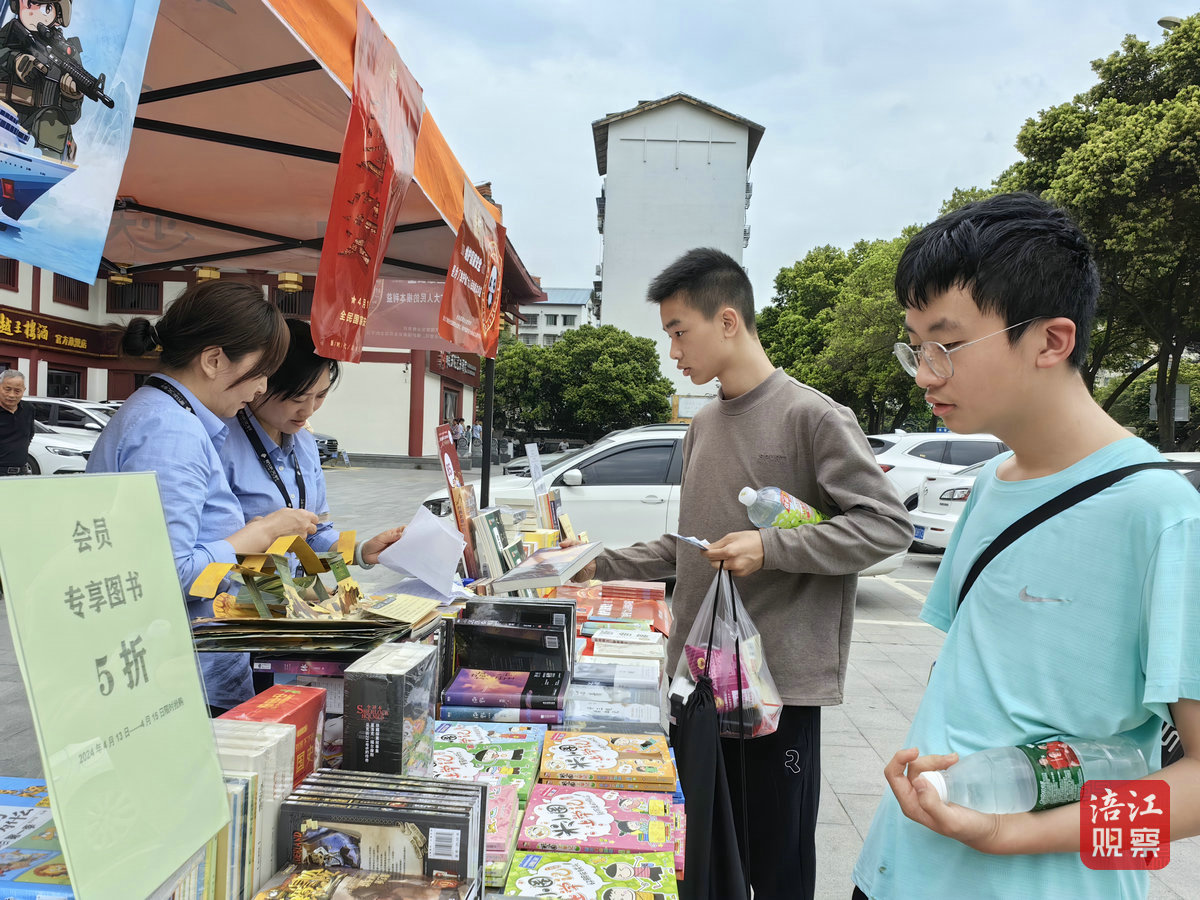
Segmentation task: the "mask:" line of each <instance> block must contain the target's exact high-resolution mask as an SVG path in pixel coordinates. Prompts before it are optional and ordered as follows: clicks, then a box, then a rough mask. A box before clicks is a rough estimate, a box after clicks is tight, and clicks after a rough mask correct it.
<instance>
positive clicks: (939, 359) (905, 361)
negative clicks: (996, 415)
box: [892, 316, 1048, 378]
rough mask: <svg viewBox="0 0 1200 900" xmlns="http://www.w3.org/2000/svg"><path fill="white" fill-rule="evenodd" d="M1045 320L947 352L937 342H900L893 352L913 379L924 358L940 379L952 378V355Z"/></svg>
mask: <svg viewBox="0 0 1200 900" xmlns="http://www.w3.org/2000/svg"><path fill="white" fill-rule="evenodd" d="M1045 318H1048V316H1034V317H1033V318H1032V319H1026V320H1025V321H1024V322H1018V323H1017V324H1016V325H1009V326H1008V327H1007V328H1001V329H1000V330H999V331H993V332H992V333H991V334H985V335H984V336H983V337H981V338H976V339H975V340H973V341H967V342H966V343H965V344H959V345H958V346H957V347H955V348H954V349H953V350H947V349H946V348H945V347H944V346H943V345H942V344H939V343H938V342H937V341H925V342H924V343H922V344H919V345H918V346H916V347H914V346H912V345H911V344H907V343H905V342H903V341H900V342H899V343H897V344H896V345H895V346H894V347H892V352H893V353H894V354H895V355H896V359H897V360H899V361H900V368H902V369H904V371H905V372H907V373H908V374H909V375H911V376H912V377H913V378H916V377H917V369H918V368H919V367H920V365H921V359H922V358H924V360H925V365H927V366H929V371H930V372H932V373H933V374H934V375H936V376H937V377H938V378H950V377H951V376H953V375H954V362H953V361H952V360H951V359H950V354H951V353H957V352H958V351H959V350H965V349H966V348H967V347H970V346H971V345H972V344H978V343H979V342H980V341H986V340H987V339H988V338H990V337H995V336H996V335H998V334H1004V332H1006V331H1012V330H1013V329H1014V328H1020V327H1021V326H1022V325H1028V324H1029V323H1030V322H1036V321H1037V320H1038V319H1045Z"/></svg>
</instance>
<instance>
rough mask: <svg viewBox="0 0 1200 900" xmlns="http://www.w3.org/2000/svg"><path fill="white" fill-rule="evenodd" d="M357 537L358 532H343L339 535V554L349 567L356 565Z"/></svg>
mask: <svg viewBox="0 0 1200 900" xmlns="http://www.w3.org/2000/svg"><path fill="white" fill-rule="evenodd" d="M357 535H358V532H357V531H343V532H342V533H341V534H339V535H338V542H337V552H338V553H340V554H342V559H344V560H345V561H346V565H348V566H352V565H354V539H355V537H356V536H357Z"/></svg>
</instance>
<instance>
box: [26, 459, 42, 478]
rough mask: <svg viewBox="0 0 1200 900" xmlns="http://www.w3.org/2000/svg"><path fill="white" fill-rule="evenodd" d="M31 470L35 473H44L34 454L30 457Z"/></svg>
mask: <svg viewBox="0 0 1200 900" xmlns="http://www.w3.org/2000/svg"><path fill="white" fill-rule="evenodd" d="M29 471H30V472H32V473H33V474H34V475H41V474H42V470H41V467H40V466H38V464H37V460H36V459H34V458H33V457H32V456H30V457H29Z"/></svg>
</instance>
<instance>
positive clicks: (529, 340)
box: [521, 334, 537, 347]
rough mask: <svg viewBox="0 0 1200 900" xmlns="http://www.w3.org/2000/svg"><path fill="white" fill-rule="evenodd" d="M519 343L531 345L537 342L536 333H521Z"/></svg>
mask: <svg viewBox="0 0 1200 900" xmlns="http://www.w3.org/2000/svg"><path fill="white" fill-rule="evenodd" d="M521 343H522V344H524V345H525V346H526V347H533V346H535V345H536V344H537V335H536V334H523V335H521Z"/></svg>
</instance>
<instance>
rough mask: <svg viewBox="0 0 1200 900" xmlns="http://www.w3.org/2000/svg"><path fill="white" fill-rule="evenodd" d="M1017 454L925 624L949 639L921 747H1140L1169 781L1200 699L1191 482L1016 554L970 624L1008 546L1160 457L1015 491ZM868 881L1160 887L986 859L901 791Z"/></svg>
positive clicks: (1151, 490)
mask: <svg viewBox="0 0 1200 900" xmlns="http://www.w3.org/2000/svg"><path fill="white" fill-rule="evenodd" d="M1009 455H1010V454H1004V455H1003V456H1000V457H997V458H996V459H995V460H993V461H992V462H990V463H989V464H988V466H987V467H985V468H984V470H983V471H982V472H980V474H979V477H978V478H977V479H976V481H975V486H974V488H973V489H972V491H971V496H970V497H969V498H968V499H967V503H966V508H965V509H964V511H963V515H962V518H961V520H960V521H959V524H958V528H957V529H956V530H955V532H954V534H953V536H952V537H951V539H950V543H949V546H948V547H947V548H946V553H945V556H944V558H943V560H942V564H941V566H940V567H939V569H938V573H937V576H936V578H935V579H934V582H933V585H932V586H931V588H930V592H929V596H928V598H927V599H926V602H925V608H924V610H923V611H922V613H921V617H922V618H923V619H924V620H925V621H926V622H928V623H929V624H931V625H934V626H935V627H937V628H940V629H942V630H943V631H947V632H948V634H947V636H946V641H945V643H944V645H943V646H942V650H941V652H940V654H939V655H938V661H937V665H936V666H935V667H934V670H933V673H932V675H931V677H930V680H929V685H928V687H927V688H926V689H925V696H924V698H923V699H922V700H921V705H920V707H919V708H918V710H917V714H916V716H915V717H914V719H913V724H912V728H911V729H910V730H909V733H908V738H907V739H906V741H905V744H904V746H905V747H914V746H915V747H917V748H919V749H920V751H921V753H922V754H941V753H958V754H960V755H962V756H965V755H966V754H968V753H974V752H977V751H979V750H986V749H988V748H991V747H1006V746H1016V745H1018V744H1024V743H1029V742H1033V741H1037V740H1042V739H1045V738H1051V737H1064V736H1071V737H1080V738H1102V737H1109V736H1112V735H1117V734H1124V735H1128V736H1130V737H1132V738H1133V739H1134V740H1136V741H1137V742H1138V743H1139V744H1140V745H1141V747H1142V750H1143V752H1144V753H1145V755H1146V758H1147V760H1148V761H1150V767H1151V769H1156V768H1157V767H1158V764H1159V733H1160V730H1161V719H1162V718H1168V717H1169V712H1168V710H1167V704H1169V703H1173V702H1174V701H1176V700H1178V699H1180V698H1190V699H1200V603H1198V602H1197V598H1198V597H1200V494H1198V493H1197V491H1196V490H1195V489H1194V488H1193V487H1192V486H1191V485H1190V484H1188V483H1187V482H1186V480H1185V479H1184V478H1183V477H1182V476H1181V475H1179V474H1178V473H1176V472H1170V471H1147V472H1139V473H1137V474H1135V475H1133V476H1130V477H1128V478H1126V479H1125V480H1124V481H1121V482H1119V483H1118V484H1116V485H1114V486H1112V487H1110V488H1108V489H1107V490H1105V491H1103V492H1101V493H1099V494H1097V495H1095V496H1093V497H1090V498H1089V499H1087V500H1085V501H1083V502H1082V503H1079V504H1077V505H1076V506H1074V507H1072V508H1070V509H1068V510H1066V511H1064V512H1062V513H1059V514H1058V515H1057V516H1055V517H1054V518H1052V519H1050V520H1048V521H1046V522H1044V523H1043V524H1041V525H1039V526H1038V527H1037V528H1036V529H1034V530H1032V531H1030V532H1029V533H1027V534H1026V535H1024V536H1023V537H1021V538H1020V539H1019V540H1017V541H1016V542H1015V543H1013V544H1011V545H1010V546H1009V547H1008V548H1006V549H1005V550H1004V551H1003V552H1001V553H1000V555H999V556H997V557H996V558H995V559H994V560H992V562H991V563H989V564H988V566H987V568H985V569H984V570H983V573H982V574H981V575H980V577H979V579H978V580H977V581H976V582H975V585H974V587H972V589H971V592H970V594H969V595H968V597H967V598H966V600H964V601H963V605H962V607H961V609H959V610H958V611H957V614H956V612H955V606H956V604H957V601H958V591H959V588H960V586H961V585H962V583H963V581H964V580H965V578H966V575H967V572H968V570H969V569H970V567H971V565H972V563H973V562H974V561H975V559H976V558H977V557H978V556H979V555H980V554H981V553H982V552H983V550H984V549H985V548H986V547H987V545H988V544H989V543H991V541H992V540H994V539H995V538H996V537H997V536H998V535H999V534H1000V532H1001V531H1003V530H1004V529H1005V528H1007V527H1008V526H1009V525H1011V524H1012V523H1013V522H1015V521H1016V520H1017V519H1019V518H1021V517H1022V516H1023V515H1025V514H1026V513H1028V512H1030V511H1031V510H1033V509H1034V508H1036V507H1038V506H1040V505H1041V504H1042V503H1045V502H1046V501H1047V500H1050V499H1051V498H1052V497H1055V496H1057V495H1058V494H1060V493H1062V492H1063V491H1065V490H1067V489H1068V488H1070V487H1071V486H1072V485H1074V484H1077V483H1079V482H1081V481H1084V480H1085V479H1087V478H1091V477H1092V476H1094V475H1099V474H1102V473H1104V472H1108V471H1111V470H1112V469H1116V468H1120V467H1121V466H1125V465H1129V464H1132V463H1137V462H1150V461H1156V460H1161V457H1160V456H1159V455H1158V453H1157V451H1155V450H1154V449H1153V448H1152V447H1151V446H1150V445H1149V444H1147V443H1145V442H1144V441H1142V440H1140V439H1138V438H1129V439H1127V440H1122V441H1117V442H1116V443H1114V444H1110V445H1109V446H1107V447H1104V448H1102V449H1100V450H1098V451H1097V452H1095V453H1093V454H1092V455H1091V456H1088V457H1086V458H1085V459H1083V460H1080V461H1079V462H1078V463H1076V464H1075V465H1073V466H1071V467H1069V468H1067V469H1064V470H1063V471H1061V472H1057V473H1055V474H1053V475H1049V476H1046V477H1044V478H1034V479H1029V480H1026V481H1016V482H1013V481H1001V480H1000V479H998V478H997V477H996V468H997V466H998V465H999V464H1000V463H1001V462H1003V461H1004V460H1005V459H1007V458H1008V456H1009ZM1168 720H1169V719H1168ZM896 749H897V750H899V749H900V748H899V747H897V748H896ZM880 779H881V780H882V774H881V775H880ZM854 881H855V883H856V884H857V885H858V886H859V887H860V888H862V889H863V891H865V892H866V893H867V894H868V896H870V897H871V898H874V900H894V898H895V900H900V898H902V900H910V898H924V897H972V898H977V900H983V898H988V897H997V898H1022V900H1023V898H1028V897H1041V898H1047V900H1056V898H1071V900H1083V898H1096V900H1116V898H1140V897H1145V896H1146V893H1147V890H1148V887H1149V882H1148V876H1147V875H1146V873H1145V872H1132V871H1120V872H1115V871H1107V872H1100V871H1093V870H1091V869H1088V868H1086V867H1085V866H1084V865H1083V863H1082V861H1081V860H1080V858H1079V854H1078V853H1053V854H1050V853H1048V854H1040V855H1028V856H993V855H989V854H984V853H979V852H978V851H975V850H972V849H970V848H969V847H967V846H966V845H964V844H961V843H959V842H958V841H954V840H951V839H949V838H944V837H942V836H941V835H938V834H936V833H935V832H933V831H930V830H929V829H927V828H925V827H924V826H922V825H918V824H917V823H916V822H913V821H911V820H910V819H908V818H906V817H905V816H904V814H903V813H902V812H901V811H900V806H899V804H898V803H897V802H896V798H895V796H894V795H893V794H892V792H891V790H890V789H886V790H885V791H884V796H883V799H882V800H881V801H880V804H879V808H878V809H877V810H876V812H875V818H874V820H873V821H872V823H871V830H870V832H869V833H868V835H867V838H866V841H865V843H864V845H863V849H862V853H861V854H860V855H859V858H858V862H857V863H856V864H855V867H854Z"/></svg>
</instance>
